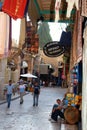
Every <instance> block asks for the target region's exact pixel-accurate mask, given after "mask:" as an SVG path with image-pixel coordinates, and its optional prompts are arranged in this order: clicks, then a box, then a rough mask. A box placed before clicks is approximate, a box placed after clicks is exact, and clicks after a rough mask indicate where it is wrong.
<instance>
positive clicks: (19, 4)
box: [2, 0, 27, 19]
mask: <svg viewBox="0 0 87 130" xmlns="http://www.w3.org/2000/svg"><path fill="white" fill-rule="evenodd" d="M26 3H27V0H4V3H3V6H2V10H3V11H4V12H6V13H7V14H8V15H10V16H11V17H12V18H13V19H17V18H23V17H24V12H25V8H26Z"/></svg>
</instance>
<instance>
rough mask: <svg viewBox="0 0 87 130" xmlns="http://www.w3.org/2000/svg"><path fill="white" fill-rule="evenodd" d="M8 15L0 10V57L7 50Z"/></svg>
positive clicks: (5, 54)
mask: <svg viewBox="0 0 87 130" xmlns="http://www.w3.org/2000/svg"><path fill="white" fill-rule="evenodd" d="M9 20H10V18H9V16H8V15H7V14H6V13H3V12H0V58H2V57H6V56H7V55H8V51H9V25H10V23H9Z"/></svg>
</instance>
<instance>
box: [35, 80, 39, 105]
mask: <svg viewBox="0 0 87 130" xmlns="http://www.w3.org/2000/svg"><path fill="white" fill-rule="evenodd" d="M39 94H40V86H39V84H38V82H35V84H34V86H33V106H38V99H39Z"/></svg>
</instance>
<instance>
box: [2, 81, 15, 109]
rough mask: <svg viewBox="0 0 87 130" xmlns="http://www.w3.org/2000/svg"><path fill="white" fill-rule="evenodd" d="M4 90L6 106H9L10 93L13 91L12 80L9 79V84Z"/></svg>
mask: <svg viewBox="0 0 87 130" xmlns="http://www.w3.org/2000/svg"><path fill="white" fill-rule="evenodd" d="M4 92H5V94H6V100H7V103H8V105H7V108H10V104H11V96H12V93H14V86H13V84H12V80H9V84H8V85H7V86H6V87H5V89H4Z"/></svg>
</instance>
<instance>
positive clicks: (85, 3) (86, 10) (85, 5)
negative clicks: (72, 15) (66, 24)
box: [82, 0, 87, 17]
mask: <svg viewBox="0 0 87 130" xmlns="http://www.w3.org/2000/svg"><path fill="white" fill-rule="evenodd" d="M82 16H85V17H87V0H82Z"/></svg>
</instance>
